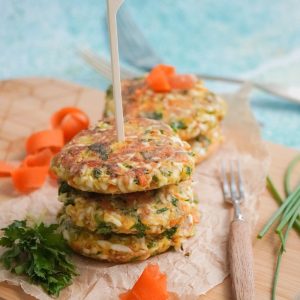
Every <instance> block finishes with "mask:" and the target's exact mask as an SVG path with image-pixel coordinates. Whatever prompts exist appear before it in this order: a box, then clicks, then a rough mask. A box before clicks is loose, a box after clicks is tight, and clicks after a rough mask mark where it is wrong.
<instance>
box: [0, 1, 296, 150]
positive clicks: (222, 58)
mask: <svg viewBox="0 0 300 300" xmlns="http://www.w3.org/2000/svg"><path fill="white" fill-rule="evenodd" d="M105 4H106V1H105V0H88V1H79V0H51V1H49V0H48V1H46V0H39V1H37V0H22V1H20V0H15V1H13V0H0V79H8V78H14V77H24V76H47V77H50V76H51V77H56V78H62V79H65V80H71V81H74V82H77V83H81V84H84V85H88V86H92V87H98V88H102V89H103V88H105V87H106V86H107V84H108V82H106V81H105V80H104V79H103V78H101V77H100V76H99V75H98V74H97V73H95V72H94V71H93V70H91V69H90V68H89V67H88V66H87V65H86V64H85V63H84V62H83V61H82V60H81V59H80V58H79V57H78V55H77V54H76V48H77V47H79V46H87V47H89V48H92V49H93V50H94V51H97V52H98V53H101V54H102V55H105V56H107V57H108V55H109V51H108V43H107V33H106V26H105V19H104V16H105V13H106V6H105ZM125 5H126V6H127V8H128V9H129V10H130V12H131V14H132V16H133V17H134V19H135V20H136V22H137V23H138V24H139V26H140V28H141V30H142V31H143V33H144V34H145V36H146V38H147V39H148V40H149V42H150V43H151V44H152V46H153V47H155V49H156V51H157V53H158V54H159V55H160V56H161V57H163V58H164V60H165V61H166V62H168V63H170V64H173V65H175V66H176V67H177V68H178V69H179V71H182V72H197V73H201V72H203V73H210V74H219V75H231V76H233V75H234V76H241V77H244V78H251V79H257V80H266V81H272V82H277V83H281V84H294V85H298V86H299V85H300V18H299V11H300V1H298V0H285V1H282V0H252V1H250V0H243V1H240V0H231V1H228V0H160V1H159V0H156V1H155V0H126V3H125ZM216 88H218V89H220V88H223V87H219V86H218V87H216ZM251 99H252V107H253V109H254V113H255V115H256V117H257V119H258V120H259V121H260V123H261V124H262V132H263V136H264V138H265V139H267V140H271V141H273V142H277V143H282V144H285V145H288V146H292V147H297V148H300V105H296V104H289V103H287V102H285V101H284V100H282V99H279V98H276V97H271V96H269V95H267V94H264V93H259V92H256V93H254V94H253V95H252V98H251Z"/></svg>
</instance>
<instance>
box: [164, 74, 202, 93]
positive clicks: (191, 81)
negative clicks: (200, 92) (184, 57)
mask: <svg viewBox="0 0 300 300" xmlns="http://www.w3.org/2000/svg"><path fill="white" fill-rule="evenodd" d="M196 81H197V78H196V77H195V76H193V75H190V74H176V75H175V74H174V75H172V76H170V77H169V84H170V86H171V88H172V89H174V90H187V89H191V88H193V87H194V85H195V83H196Z"/></svg>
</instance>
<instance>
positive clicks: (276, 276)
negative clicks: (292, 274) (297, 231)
mask: <svg viewBox="0 0 300 300" xmlns="http://www.w3.org/2000/svg"><path fill="white" fill-rule="evenodd" d="M299 213H300V207H299V208H298V210H297V211H296V212H295V214H294V215H293V217H292V218H291V220H290V221H289V224H288V227H287V229H286V232H285V235H284V238H283V240H282V245H281V247H280V249H279V253H278V257H277V262H276V268H275V273H274V278H273V286H272V300H275V299H276V288H277V283H278V277H279V269H280V265H281V258H282V255H283V252H284V251H285V244H286V241H287V238H288V235H289V232H290V230H291V228H292V227H293V225H294V222H295V221H296V219H297V216H298V215H299ZM280 234H281V235H282V232H280Z"/></svg>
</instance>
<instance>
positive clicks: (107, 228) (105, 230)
mask: <svg viewBox="0 0 300 300" xmlns="http://www.w3.org/2000/svg"><path fill="white" fill-rule="evenodd" d="M111 232H112V227H111V225H109V224H107V223H105V222H100V223H98V226H97V233H99V234H110V233H111Z"/></svg>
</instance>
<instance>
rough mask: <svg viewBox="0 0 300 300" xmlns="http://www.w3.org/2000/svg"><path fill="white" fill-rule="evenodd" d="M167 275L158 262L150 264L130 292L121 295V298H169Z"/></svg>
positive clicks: (137, 299) (149, 299) (139, 299)
mask: <svg viewBox="0 0 300 300" xmlns="http://www.w3.org/2000/svg"><path fill="white" fill-rule="evenodd" d="M168 297H169V293H168V291H167V277H166V274H163V273H161V272H160V270H159V266H158V265H157V264H149V265H148V266H147V267H146V268H145V269H144V271H143V273H142V274H141V276H140V277H139V279H138V280H137V282H136V283H135V284H134V286H133V288H132V289H131V290H129V291H128V292H126V293H124V294H121V295H120V300H154V299H155V300H167V299H168Z"/></svg>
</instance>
